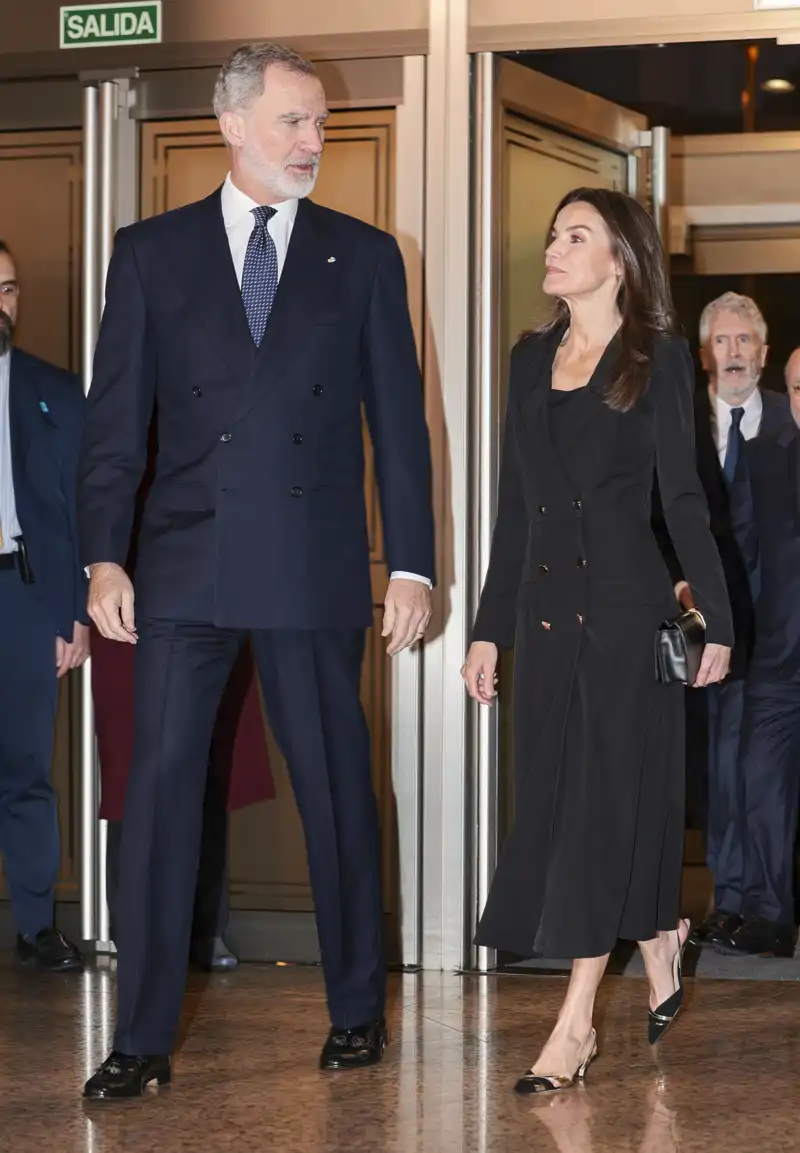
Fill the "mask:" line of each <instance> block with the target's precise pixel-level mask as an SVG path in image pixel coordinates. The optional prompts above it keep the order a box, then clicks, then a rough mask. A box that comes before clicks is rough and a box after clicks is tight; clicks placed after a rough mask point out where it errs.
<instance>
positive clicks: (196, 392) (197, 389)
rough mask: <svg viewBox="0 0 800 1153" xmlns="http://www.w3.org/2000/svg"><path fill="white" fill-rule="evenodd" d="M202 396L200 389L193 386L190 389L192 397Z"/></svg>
mask: <svg viewBox="0 0 800 1153" xmlns="http://www.w3.org/2000/svg"><path fill="white" fill-rule="evenodd" d="M202 395H203V390H202V388H198V387H197V385H195V386H194V388H193V389H192V396H202Z"/></svg>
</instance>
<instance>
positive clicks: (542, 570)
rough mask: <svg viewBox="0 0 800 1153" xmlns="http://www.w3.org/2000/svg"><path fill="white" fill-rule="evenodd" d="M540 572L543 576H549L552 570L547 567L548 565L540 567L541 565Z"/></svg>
mask: <svg viewBox="0 0 800 1153" xmlns="http://www.w3.org/2000/svg"><path fill="white" fill-rule="evenodd" d="M539 572H540V573H541V574H542V575H543V576H547V574H548V573H549V572H550V569H549V568H548V567H547V565H546V564H540V565H539Z"/></svg>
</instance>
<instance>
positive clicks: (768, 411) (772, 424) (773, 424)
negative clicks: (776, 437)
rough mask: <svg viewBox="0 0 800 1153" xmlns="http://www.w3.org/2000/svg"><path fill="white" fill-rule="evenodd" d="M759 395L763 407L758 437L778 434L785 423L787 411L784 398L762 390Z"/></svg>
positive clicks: (787, 415)
mask: <svg viewBox="0 0 800 1153" xmlns="http://www.w3.org/2000/svg"><path fill="white" fill-rule="evenodd" d="M761 395H762V403H763V406H764V407H763V410H762V413H761V426H760V428H759V430H758V435H759V436H769V435H770V434H771V433H776V432H778V431H779V430H780V429H781V428H783V426H784V425H785V424H786V423H787V420H788V417H789V410H788V406H787V405H785V404H784V403H783V402H784V400H785V398H784V397H782V396H780V395H779V394H778V393H775V394H772V393H770V392H767V391H766V390H764V391H763V392H762V394H761Z"/></svg>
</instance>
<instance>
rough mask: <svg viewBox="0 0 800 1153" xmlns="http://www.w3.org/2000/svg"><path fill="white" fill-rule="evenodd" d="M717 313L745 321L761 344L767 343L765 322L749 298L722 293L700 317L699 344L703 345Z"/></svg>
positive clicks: (735, 293) (756, 306)
mask: <svg viewBox="0 0 800 1153" xmlns="http://www.w3.org/2000/svg"><path fill="white" fill-rule="evenodd" d="M718 312H732V313H733V314H734V316H738V317H740V318H741V319H742V320H746V321H747V322H748V323H749V324H750V325H752V327H753V329H754V330H755V331H756V332H757V333H758V339H759V340H760V341H761V343H762V344H766V343H767V322H766V320H764V317H763V316H762V314H761V309H760V308H759V307H758V305H757V304H756V302H755V301H754V300H751V299H750V297H749V296H741V295H740V294H739V293H738V292H723V294H722V296H718V297H717V299H716V300H712V301H711V303H710V304H707V305H706V306H705V308H704V309H703V313H702V315H701V317H700V343H701V344H705V343H706V342H707V340H708V336H709V332H710V330H711V322H712V320H713V319H714V317H715V316H716V315H717V313H718Z"/></svg>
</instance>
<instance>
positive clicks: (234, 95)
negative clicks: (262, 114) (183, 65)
mask: <svg viewBox="0 0 800 1153" xmlns="http://www.w3.org/2000/svg"><path fill="white" fill-rule="evenodd" d="M274 65H279V66H280V67H281V68H287V69H288V70H289V71H290V72H296V73H299V74H300V75H301V76H316V74H317V70H316V69H315V67H314V65H313V64H312V63H311V61H310V60H306V59H305V57H303V56H300V55H299V54H298V53H297V52H295V51H294V49H293V48H288V47H287V46H286V45H285V44H272V43H270V42H269V41H262V42H259V43H255V44H243V45H242V47H241V48H237V49H236V51H235V52H234V54H233V55H232V56H231V57H230V59H229V60H227V61H226V62H225V63H224V64H223V65H222V68H220V71H219V76H218V77H217V82H216V84H215V85H214V115H215V116H216V117H217V119H219V118H220V116H221V115H222V113H223V112H243V111H245V110H246V109H247V108H249V107H250V105H251V104H252V103H253V102H254V101H255V100H258V98H259V96H261V95H262V93H263V91H264V73H265V72H266V70H267V69H268V68H271V67H273V66H274Z"/></svg>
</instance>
